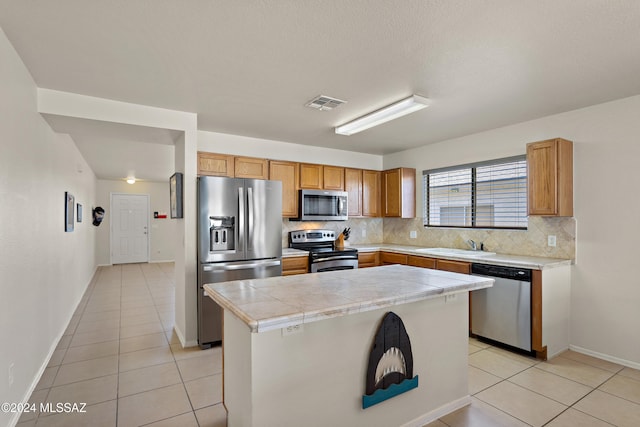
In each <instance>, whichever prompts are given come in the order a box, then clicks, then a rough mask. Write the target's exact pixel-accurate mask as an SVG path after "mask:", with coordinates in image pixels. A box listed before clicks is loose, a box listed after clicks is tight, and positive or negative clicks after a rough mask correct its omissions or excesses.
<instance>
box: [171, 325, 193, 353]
mask: <svg viewBox="0 0 640 427" xmlns="http://www.w3.org/2000/svg"><path fill="white" fill-rule="evenodd" d="M173 331H174V332H175V333H176V335H177V336H178V339H179V340H180V345H181V346H182V348H187V347H195V346H197V345H198V340H193V341H187V340H185V338H184V334H183V333H182V331H181V330H180V329H179V328H178V326H174V327H173Z"/></svg>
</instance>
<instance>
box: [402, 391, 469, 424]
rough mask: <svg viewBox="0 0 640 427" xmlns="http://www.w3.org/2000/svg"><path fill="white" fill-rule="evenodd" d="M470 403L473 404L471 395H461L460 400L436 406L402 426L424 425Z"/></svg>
mask: <svg viewBox="0 0 640 427" xmlns="http://www.w3.org/2000/svg"><path fill="white" fill-rule="evenodd" d="M469 404H471V396H469V395H467V396H465V397H461V398H460V399H458V400H454V401H453V402H449V403H447V404H446V405H442V406H441V407H439V408H436V409H434V410H433V411H430V412H427V413H426V414H423V415H421V416H419V417H418V418H416V419H414V420H411V421H409V422H408V423H406V424H403V425H402V427H422V426H424V425H427V424H429V423H431V422H433V421H435V420H437V419H438V418H442V417H444V416H445V415H448V414H450V413H452V412H455V411H457V410H458V409H460V408H464V407H465V406H467V405H469Z"/></svg>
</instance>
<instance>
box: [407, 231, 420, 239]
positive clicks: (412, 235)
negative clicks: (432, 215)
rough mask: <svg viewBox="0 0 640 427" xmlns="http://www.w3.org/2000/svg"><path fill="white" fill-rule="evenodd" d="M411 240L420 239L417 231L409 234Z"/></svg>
mask: <svg viewBox="0 0 640 427" xmlns="http://www.w3.org/2000/svg"><path fill="white" fill-rule="evenodd" d="M409 238H410V239H417V238H418V232H417V231H416V230H411V231H410V232H409Z"/></svg>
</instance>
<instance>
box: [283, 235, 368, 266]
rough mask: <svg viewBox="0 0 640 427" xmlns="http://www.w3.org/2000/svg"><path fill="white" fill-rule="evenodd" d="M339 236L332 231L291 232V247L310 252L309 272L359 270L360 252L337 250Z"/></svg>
mask: <svg viewBox="0 0 640 427" xmlns="http://www.w3.org/2000/svg"><path fill="white" fill-rule="evenodd" d="M337 237H338V236H337V235H336V232H335V231H332V230H297V231H291V232H289V247H291V248H294V249H302V250H305V251H309V271H310V272H311V273H319V272H322V271H334V270H351V269H354V268H358V250H357V249H354V248H341V249H340V248H337V247H336V246H335V240H336V238H337Z"/></svg>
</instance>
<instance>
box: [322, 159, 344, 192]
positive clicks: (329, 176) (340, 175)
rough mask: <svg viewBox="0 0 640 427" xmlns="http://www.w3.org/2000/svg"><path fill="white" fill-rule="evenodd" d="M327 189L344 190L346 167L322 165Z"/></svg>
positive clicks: (324, 186) (324, 184) (324, 185)
mask: <svg viewBox="0 0 640 427" xmlns="http://www.w3.org/2000/svg"><path fill="white" fill-rule="evenodd" d="M322 170H323V177H324V183H323V188H324V189H325V190H339V191H344V168H341V167H338V166H328V165H324V166H322Z"/></svg>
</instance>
